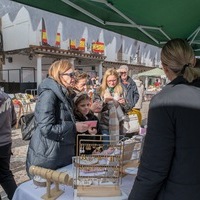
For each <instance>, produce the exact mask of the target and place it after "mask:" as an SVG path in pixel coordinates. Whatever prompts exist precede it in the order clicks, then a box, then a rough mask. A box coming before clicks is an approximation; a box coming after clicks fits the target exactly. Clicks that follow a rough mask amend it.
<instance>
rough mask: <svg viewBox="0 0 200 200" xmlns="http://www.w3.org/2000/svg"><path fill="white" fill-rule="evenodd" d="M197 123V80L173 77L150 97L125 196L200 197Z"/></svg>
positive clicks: (139, 199)
mask: <svg viewBox="0 0 200 200" xmlns="http://www.w3.org/2000/svg"><path fill="white" fill-rule="evenodd" d="M199 123H200V80H197V81H195V82H193V83H192V84H188V83H187V82H186V81H185V80H184V79H183V78H182V77H177V78H176V79H175V80H173V81H172V82H171V83H169V84H168V85H167V86H166V87H164V88H163V90H162V91H161V92H160V93H158V94H157V95H155V96H154V97H153V98H152V100H151V103H150V107H149V116H148V130H147V135H146V138H145V144H144V149H143V154H142V158H141V163H140V166H139V171H138V175H137V177H136V180H135V183H134V186H133V189H132V191H131V193H130V196H129V200H189V199H191V200H199V199H200V159H199V155H200V128H199Z"/></svg>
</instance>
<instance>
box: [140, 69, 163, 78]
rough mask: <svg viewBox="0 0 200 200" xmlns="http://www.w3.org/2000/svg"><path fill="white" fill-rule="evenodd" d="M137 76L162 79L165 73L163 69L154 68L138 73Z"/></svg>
mask: <svg viewBox="0 0 200 200" xmlns="http://www.w3.org/2000/svg"><path fill="white" fill-rule="evenodd" d="M138 76H139V77H141V76H146V77H163V76H165V73H164V71H163V69H160V68H155V69H151V70H148V71H145V72H142V73H139V74H138Z"/></svg>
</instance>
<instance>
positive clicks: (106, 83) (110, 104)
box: [100, 68, 127, 140]
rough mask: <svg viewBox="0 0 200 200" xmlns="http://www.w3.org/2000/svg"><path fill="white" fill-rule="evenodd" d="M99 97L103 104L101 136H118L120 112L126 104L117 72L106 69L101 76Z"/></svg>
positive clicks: (122, 115)
mask: <svg viewBox="0 0 200 200" xmlns="http://www.w3.org/2000/svg"><path fill="white" fill-rule="evenodd" d="M100 97H101V99H102V100H103V102H104V103H103V109H102V113H101V116H100V126H101V129H102V134H103V135H105V136H106V135H111V134H112V135H117V134H120V122H121V121H122V120H123V119H124V113H123V111H122V110H126V105H127V104H126V100H125V98H124V95H123V89H122V86H121V84H120V82H119V76H118V72H117V71H116V70H115V69H113V68H110V69H107V70H106V72H105V74H104V76H103V81H102V84H101V86H100ZM105 138H106V140H107V139H108V138H107V137H105Z"/></svg>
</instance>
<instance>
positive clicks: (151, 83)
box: [138, 68, 166, 101]
mask: <svg viewBox="0 0 200 200" xmlns="http://www.w3.org/2000/svg"><path fill="white" fill-rule="evenodd" d="M138 77H140V79H142V81H143V82H144V84H145V88H146V90H145V96H144V99H145V100H146V101H149V100H150V99H151V98H152V96H154V95H155V94H157V93H158V92H159V91H160V90H161V89H162V88H163V86H164V85H165V84H166V75H165V73H164V71H163V69H161V68H154V69H151V70H148V71H145V72H142V73H139V74H138Z"/></svg>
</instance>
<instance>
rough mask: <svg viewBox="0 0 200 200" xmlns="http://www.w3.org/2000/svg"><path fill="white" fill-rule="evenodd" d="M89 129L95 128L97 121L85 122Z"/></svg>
mask: <svg viewBox="0 0 200 200" xmlns="http://www.w3.org/2000/svg"><path fill="white" fill-rule="evenodd" d="M84 123H86V124H87V125H88V126H89V127H96V126H97V121H85V122H84Z"/></svg>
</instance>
